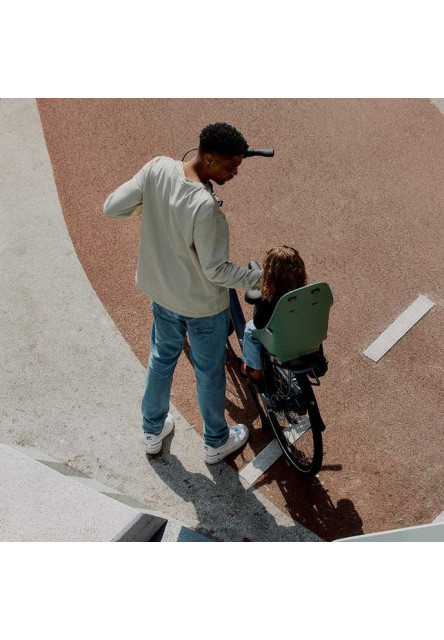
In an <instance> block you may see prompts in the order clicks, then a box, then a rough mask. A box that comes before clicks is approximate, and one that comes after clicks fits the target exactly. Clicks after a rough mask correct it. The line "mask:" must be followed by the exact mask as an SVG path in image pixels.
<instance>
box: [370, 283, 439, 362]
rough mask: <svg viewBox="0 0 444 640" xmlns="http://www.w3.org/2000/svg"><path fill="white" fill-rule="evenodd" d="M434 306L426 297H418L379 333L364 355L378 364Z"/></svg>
mask: <svg viewBox="0 0 444 640" xmlns="http://www.w3.org/2000/svg"><path fill="white" fill-rule="evenodd" d="M434 306H435V303H434V302H432V301H431V300H429V299H428V298H426V296H422V295H421V296H418V297H417V298H416V300H415V301H414V302H412V304H411V305H410V306H409V307H408V308H407V309H406V310H405V311H403V312H402V313H401V315H400V316H399V317H398V318H396V320H395V321H394V322H392V324H391V325H390V326H389V327H387V329H386V330H385V331H383V332H382V333H381V335H380V336H379V338H376V340H375V341H374V342H373V343H372V344H371V345H370V346H369V347H368V348H367V349H366V350H365V351H364V355H365V356H367V358H370V360H373V361H374V362H378V360H380V359H381V358H382V356H383V355H385V354H386V353H387V351H389V349H391V348H392V347H393V345H394V344H396V343H397V342H398V340H400V339H401V338H402V337H403V336H404V335H405V334H406V333H407V331H409V330H410V329H411V328H412V327H413V326H414V325H415V324H416V323H417V322H418V321H419V320H421V318H422V317H423V316H424V315H425V314H426V313H427V312H428V311H430V309H431V308H432V307H434Z"/></svg>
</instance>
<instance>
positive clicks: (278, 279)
mask: <svg viewBox="0 0 444 640" xmlns="http://www.w3.org/2000/svg"><path fill="white" fill-rule="evenodd" d="M306 284H307V273H306V271H305V264H304V261H303V260H302V258H301V256H300V255H299V253H298V251H296V249H293V248H292V247H287V246H286V245H282V246H281V247H275V248H273V249H270V250H269V251H268V252H267V254H266V256H265V262H264V271H263V275H262V299H263V300H268V301H271V300H272V299H273V298H274V296H277V297H279V298H281V297H282V296H283V295H285V294H286V293H288V292H289V291H293V290H294V289H299V288H300V287H305V285H306Z"/></svg>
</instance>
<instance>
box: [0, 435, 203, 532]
mask: <svg viewBox="0 0 444 640" xmlns="http://www.w3.org/2000/svg"><path fill="white" fill-rule="evenodd" d="M0 541H2V542H7V541H8V542H36V541H40V542H105V541H108V542H109V541H113V542H148V541H153V542H158V541H161V542H197V541H210V540H209V539H208V538H205V537H204V536H202V535H201V534H199V533H197V532H195V531H192V530H191V529H188V528H187V527H184V526H183V525H182V524H181V523H180V522H178V521H176V520H171V519H170V520H168V518H167V517H166V516H164V515H163V514H161V513H159V512H156V511H153V510H152V509H147V508H146V505H144V504H143V503H141V502H139V501H137V500H134V499H132V498H131V497H129V496H124V495H122V494H119V493H116V492H115V491H114V490H113V489H111V488H110V487H107V486H105V485H103V484H102V483H99V482H96V481H95V480H94V479H93V478H89V477H88V476H86V475H85V474H82V473H80V472H79V471H77V470H76V469H73V468H72V467H70V466H69V465H66V464H63V463H61V462H59V461H57V460H55V459H54V458H51V457H50V456H48V455H46V454H45V453H43V452H41V451H38V450H36V449H34V448H31V447H20V446H12V445H8V446H7V445H3V444H0Z"/></svg>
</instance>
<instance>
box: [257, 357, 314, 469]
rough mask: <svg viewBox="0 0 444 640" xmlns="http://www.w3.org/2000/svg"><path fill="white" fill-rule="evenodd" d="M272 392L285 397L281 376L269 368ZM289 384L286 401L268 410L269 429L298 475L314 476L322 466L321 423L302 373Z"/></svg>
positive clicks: (285, 390) (310, 388)
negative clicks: (271, 377)
mask: <svg viewBox="0 0 444 640" xmlns="http://www.w3.org/2000/svg"><path fill="white" fill-rule="evenodd" d="M273 370H274V386H275V393H278V394H285V393H286V392H287V386H288V385H287V384H286V382H285V380H284V379H283V377H282V375H281V374H280V373H279V371H278V370H277V369H276V367H273ZM297 383H298V386H299V389H297V387H296V384H293V385H292V389H291V393H290V398H289V399H288V400H283V401H280V402H279V401H278V404H277V406H275V407H274V408H270V409H268V414H269V417H270V422H271V426H272V428H273V431H274V433H275V436H276V438H277V441H278V442H279V445H280V446H281V449H282V451H283V452H284V455H285V457H286V458H287V460H288V461H289V463H290V464H291V466H292V467H293V468H294V469H296V471H298V472H299V473H300V474H302V475H303V476H305V477H311V476H314V475H316V474H317V473H318V472H319V470H320V468H321V465H322V457H323V446H322V433H321V431H322V428H323V423H322V419H321V417H320V415H319V409H318V406H317V403H316V398H315V395H314V393H313V388H312V386H311V384H310V382H309V381H308V379H307V376H306V374H302V375H300V376H297Z"/></svg>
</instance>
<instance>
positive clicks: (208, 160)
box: [204, 153, 214, 167]
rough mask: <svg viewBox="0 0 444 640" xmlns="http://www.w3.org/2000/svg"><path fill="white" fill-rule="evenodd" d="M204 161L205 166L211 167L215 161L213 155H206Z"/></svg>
mask: <svg viewBox="0 0 444 640" xmlns="http://www.w3.org/2000/svg"><path fill="white" fill-rule="evenodd" d="M204 160H205V166H207V167H210V166H211V164H212V163H213V160H214V158H213V155H212V154H211V153H206V154H205V155H204Z"/></svg>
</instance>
